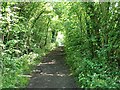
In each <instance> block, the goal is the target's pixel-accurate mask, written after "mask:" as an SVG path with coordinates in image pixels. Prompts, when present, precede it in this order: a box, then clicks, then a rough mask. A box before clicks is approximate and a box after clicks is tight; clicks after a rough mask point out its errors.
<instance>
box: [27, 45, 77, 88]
mask: <svg viewBox="0 0 120 90" xmlns="http://www.w3.org/2000/svg"><path fill="white" fill-rule="evenodd" d="M64 60H65V55H64V51H63V48H62V47H58V48H57V49H55V50H54V51H51V52H50V53H49V54H48V55H46V57H44V59H43V60H42V63H41V64H39V65H38V66H37V67H36V69H35V70H34V73H33V76H32V78H31V80H30V83H29V85H28V88H76V87H77V86H76V83H75V80H74V79H73V77H72V76H71V75H70V72H69V69H68V67H67V66H66V65H65V61H64Z"/></svg>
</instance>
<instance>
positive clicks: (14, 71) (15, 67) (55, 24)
mask: <svg viewBox="0 0 120 90" xmlns="http://www.w3.org/2000/svg"><path fill="white" fill-rule="evenodd" d="M119 4H120V3H119V2H116V3H115V2H114V3H110V2H105V3H93V2H89V3H80V2H66V3H65V2H61V3H53V2H51V3H47V2H31V3H30V2H21V3H9V2H3V3H0V64H1V66H0V68H1V72H0V75H1V76H0V77H2V78H0V88H9V87H24V86H26V84H27V83H28V81H29V80H28V78H27V75H26V74H27V73H30V71H31V68H30V67H31V66H33V65H36V63H37V62H38V60H40V58H41V56H43V55H45V54H46V53H47V52H48V51H50V50H51V49H53V48H54V47H56V46H58V44H59V42H60V41H59V40H60V39H59V37H57V36H58V34H59V33H60V32H61V33H62V34H64V36H65V38H64V41H63V42H64V46H65V53H66V63H67V64H68V65H69V66H70V68H71V71H72V73H73V74H74V76H75V77H76V80H77V81H78V84H79V86H80V87H90V88H96V87H106V88H120V86H119V84H120V77H119V76H120V70H119V69H120V67H119V66H120V41H119V37H120V31H119V27H120V26H119V22H118V21H119V11H118V10H119ZM63 42H62V43H63ZM18 81H19V82H18Z"/></svg>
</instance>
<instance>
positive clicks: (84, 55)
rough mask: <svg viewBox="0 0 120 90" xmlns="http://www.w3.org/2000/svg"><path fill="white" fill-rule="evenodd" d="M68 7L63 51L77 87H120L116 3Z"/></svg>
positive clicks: (77, 4)
mask: <svg viewBox="0 0 120 90" xmlns="http://www.w3.org/2000/svg"><path fill="white" fill-rule="evenodd" d="M68 5H69V7H70V8H68V11H69V12H68V18H67V20H66V21H65V22H64V23H65V29H66V34H65V35H66V39H65V50H66V54H67V63H68V65H69V66H70V67H71V69H72V71H73V74H74V75H75V76H76V78H77V81H78V83H79V85H80V87H82V88H85V87H87V88H97V87H101V88H120V87H119V80H120V77H119V74H120V71H119V64H120V62H119V58H120V57H119V55H118V53H119V49H120V47H119V46H120V45H119V40H118V39H117V38H118V37H117V36H118V34H120V33H119V29H118V27H119V25H118V18H119V17H118V3H107V2H106V3H69V4H68ZM113 42H115V43H113Z"/></svg>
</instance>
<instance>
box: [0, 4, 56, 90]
mask: <svg viewBox="0 0 120 90" xmlns="http://www.w3.org/2000/svg"><path fill="white" fill-rule="evenodd" d="M46 5H47V3H44V2H43V3H42V2H41V3H35V2H33V3H31V2H21V3H17V2H15V3H12V2H10V3H9V2H2V3H0V19H1V20H2V22H0V53H1V54H0V55H1V56H0V59H1V61H2V62H0V63H2V64H1V65H2V66H1V67H2V73H0V74H2V85H0V88H13V87H25V86H26V85H27V83H28V81H29V80H28V79H29V78H28V77H26V76H27V75H25V74H29V73H30V71H31V67H32V66H34V65H35V64H37V63H36V62H38V61H37V60H40V58H41V56H43V55H45V54H46V53H47V52H48V51H50V50H51V49H52V48H53V47H54V46H51V45H52V44H53V43H54V42H53V43H52V42H51V40H52V32H51V31H49V29H50V27H52V26H50V23H51V19H50V18H51V17H52V15H49V14H50V13H51V11H50V10H48V7H47V6H46ZM38 54H39V56H38ZM0 81H1V80H0ZM0 84H1V83H0Z"/></svg>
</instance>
